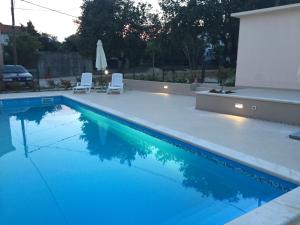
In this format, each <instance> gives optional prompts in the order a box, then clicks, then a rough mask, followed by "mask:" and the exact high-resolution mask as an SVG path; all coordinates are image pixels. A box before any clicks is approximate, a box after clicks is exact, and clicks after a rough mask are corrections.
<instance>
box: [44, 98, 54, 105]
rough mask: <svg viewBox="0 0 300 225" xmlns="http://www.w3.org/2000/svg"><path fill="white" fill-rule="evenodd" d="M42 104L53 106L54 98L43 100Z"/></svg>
mask: <svg viewBox="0 0 300 225" xmlns="http://www.w3.org/2000/svg"><path fill="white" fill-rule="evenodd" d="M41 102H42V104H45V105H48V104H53V102H54V98H41Z"/></svg>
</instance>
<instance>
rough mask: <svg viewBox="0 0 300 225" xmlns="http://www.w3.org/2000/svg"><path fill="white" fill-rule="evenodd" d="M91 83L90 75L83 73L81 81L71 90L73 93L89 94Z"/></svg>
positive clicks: (91, 77)
mask: <svg viewBox="0 0 300 225" xmlns="http://www.w3.org/2000/svg"><path fill="white" fill-rule="evenodd" d="M92 82H93V74H92V73H83V74H82V75H81V81H80V82H78V83H77V85H76V87H74V88H73V92H74V93H75V92H76V91H82V90H84V91H85V93H90V92H91V88H92Z"/></svg>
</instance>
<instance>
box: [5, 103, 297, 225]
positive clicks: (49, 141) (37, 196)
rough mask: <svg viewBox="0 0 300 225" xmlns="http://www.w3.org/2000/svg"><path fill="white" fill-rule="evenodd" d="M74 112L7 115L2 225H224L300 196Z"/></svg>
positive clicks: (55, 108) (80, 109) (71, 108)
mask: <svg viewBox="0 0 300 225" xmlns="http://www.w3.org/2000/svg"><path fill="white" fill-rule="evenodd" d="M67 105H68V106H67ZM67 105H63V104H58V105H50V106H46V107H33V108H30V107H19V108H18V107H13V108H7V109H5V110H2V111H1V114H0V184H1V186H0V224H2V225H24V224H28V225H41V224H43V225H48V224H49V225H50V224H51V225H54V224H55V225H59V224H72V225H73V224H74V225H79V224H85V225H90V224H91V225H94V224H95V225H96V224H105V225H108V224H109V225H118V224H129V225H130V224H132V225H140V224H143V225H148V224H149V225H150V224H151V225H153V224H186V225H191V224H224V223H225V222H228V221H230V220H231V219H233V218H235V217H237V216H240V215H242V214H244V213H246V212H248V211H250V210H252V209H254V208H256V207H258V206H260V205H262V204H264V203H265V202H268V201H270V200H272V199H274V198H276V197H278V196H280V195H282V194H283V193H285V192H286V191H288V190H289V189H291V188H293V187H294V185H291V184H288V183H285V182H283V183H280V185H279V186H278V184H277V183H276V182H278V181H277V180H275V181H274V184H272V182H265V181H264V180H262V179H260V177H259V176H260V174H259V173H258V175H257V176H256V175H254V176H250V175H245V172H243V170H242V169H239V168H233V167H228V166H226V164H224V163H220V162H219V160H213V159H211V158H209V157H204V156H203V155H202V154H198V153H197V152H192V151H187V150H184V149H182V148H180V147H176V146H175V145H173V144H171V143H168V142H166V141H162V140H160V139H158V138H156V137H153V136H150V135H148V134H145V133H143V132H141V131H139V130H136V129H133V128H131V127H129V126H126V125H124V124H122V123H120V122H117V121H115V120H112V119H110V118H108V117H106V116H103V115H100V114H99V113H96V112H94V111H92V110H89V109H87V108H86V107H84V106H81V105H78V104H75V103H74V104H67ZM260 180H262V182H260Z"/></svg>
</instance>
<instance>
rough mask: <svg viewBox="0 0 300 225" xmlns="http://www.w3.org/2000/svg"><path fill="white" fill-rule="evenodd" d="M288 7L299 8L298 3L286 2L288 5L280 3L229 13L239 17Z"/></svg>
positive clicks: (299, 4)
mask: <svg viewBox="0 0 300 225" xmlns="http://www.w3.org/2000/svg"><path fill="white" fill-rule="evenodd" d="M288 9H300V3H296V4H288V5H282V6H275V7H270V8H264V9H256V10H250V11H244V12H237V13H231V16H232V17H236V18H241V17H243V16H251V15H255V14H263V13H270V12H276V11H282V10H288Z"/></svg>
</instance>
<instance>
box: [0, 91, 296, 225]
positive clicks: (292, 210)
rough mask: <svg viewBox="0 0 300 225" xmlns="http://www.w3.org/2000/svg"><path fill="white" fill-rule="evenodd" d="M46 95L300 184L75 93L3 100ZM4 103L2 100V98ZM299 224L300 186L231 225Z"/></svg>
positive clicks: (262, 164) (288, 172)
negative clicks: (66, 100)
mask: <svg viewBox="0 0 300 225" xmlns="http://www.w3.org/2000/svg"><path fill="white" fill-rule="evenodd" d="M45 96H63V97H66V98H69V99H71V100H74V101H77V102H79V103H81V104H84V105H89V106H91V107H93V108H95V109H98V110H100V111H103V112H106V113H108V114H112V115H115V116H117V117H120V118H122V119H124V120H127V121H129V122H133V123H136V124H139V125H141V126H144V127H147V128H150V129H152V130H155V131H157V132H159V133H162V134H165V135H167V136H170V137H173V138H175V139H178V140H181V141H184V142H186V143H189V144H191V145H194V146H196V147H199V148H202V149H205V150H207V151H209V152H212V153H214V154H216V155H219V156H222V157H224V158H227V159H230V160H233V161H235V162H238V163H241V164H243V165H246V166H249V167H251V168H254V169H257V170H259V171H262V172H265V173H267V174H270V175H273V176H276V177H279V178H281V179H284V180H287V181H290V182H292V183H296V184H298V185H300V173H299V172H298V171H295V170H292V169H289V168H286V167H283V166H280V165H277V164H274V163H271V162H267V161H265V160H262V159H258V158H256V157H253V156H250V155H247V154H245V153H242V152H239V151H237V150H233V149H229V148H227V147H224V146H221V145H218V144H214V143H211V142H208V141H206V140H203V139H200V138H196V137H194V136H191V135H188V134H186V133H183V132H179V131H176V130H173V129H169V128H167V127H163V126H160V125H157V124H154V123H152V122H149V121H147V120H144V119H141V118H138V117H135V116H132V115H130V114H126V113H123V112H120V111H117V110H114V109H111V108H108V107H106V106H103V105H100V104H96V103H92V102H90V101H87V100H83V99H81V98H79V97H77V96H75V95H72V94H63V93H59V94H58V93H57V94H53V93H49V94H48V95H47V94H46V95H45V94H42V95H40V96H36V95H33V96H28V95H26V96H18V97H16V96H14V97H5V98H3V99H20V98H30V97H45ZM0 100H1V98H0ZM298 220H299V221H298ZM296 221H298V222H300V187H297V188H296V189H294V190H292V191H290V192H288V193H286V194H284V195H282V196H280V197H278V198H276V199H274V200H272V201H270V202H268V203H267V204H265V205H263V206H262V207H259V208H256V209H255V210H252V211H250V212H249V213H246V214H244V215H243V216H241V217H238V218H236V219H234V220H233V221H231V222H229V223H228V224H230V225H237V224H240V225H246V224H247V225H248V224H249V225H250V224H256V225H267V224H274V225H277V224H278V225H283V224H295V223H296Z"/></svg>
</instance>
